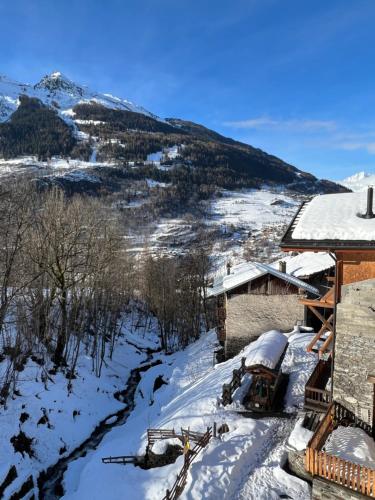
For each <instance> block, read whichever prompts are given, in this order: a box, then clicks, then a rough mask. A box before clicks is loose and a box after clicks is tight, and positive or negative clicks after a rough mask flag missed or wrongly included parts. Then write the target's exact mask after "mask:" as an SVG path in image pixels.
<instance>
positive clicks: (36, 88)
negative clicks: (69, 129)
mask: <svg viewBox="0 0 375 500" xmlns="http://www.w3.org/2000/svg"><path fill="white" fill-rule="evenodd" d="M22 94H26V95H28V96H29V97H36V98H38V99H40V100H41V101H42V102H43V103H44V104H46V105H48V106H52V107H54V108H56V109H57V110H58V111H59V113H61V115H63V116H64V115H65V116H67V117H69V116H72V115H73V111H72V108H73V107H74V106H75V105H76V104H82V103H98V104H102V105H103V106H106V107H107V108H111V109H120V110H125V111H134V112H135V113H142V114H144V115H147V116H150V117H152V118H155V119H158V117H157V116H156V115H154V114H152V113H150V112H149V111H147V110H146V109H144V108H142V107H141V106H137V105H136V104H133V103H132V102H130V101H128V100H126V99H121V98H119V97H115V96H112V95H111V94H101V93H98V92H95V91H93V90H91V89H89V88H88V87H85V86H81V85H78V84H77V83H75V82H73V81H72V80H70V79H69V78H67V77H66V76H64V75H63V74H62V73H60V72H59V71H56V72H54V73H51V74H50V75H46V76H44V77H43V78H42V79H41V80H40V82H39V83H37V84H36V85H29V84H25V83H20V82H16V81H14V80H11V79H10V78H8V77H7V76H4V75H0V122H1V121H5V120H7V119H8V118H9V116H10V115H11V114H12V113H13V112H14V111H15V110H16V109H17V107H18V105H19V96H20V95H22Z"/></svg>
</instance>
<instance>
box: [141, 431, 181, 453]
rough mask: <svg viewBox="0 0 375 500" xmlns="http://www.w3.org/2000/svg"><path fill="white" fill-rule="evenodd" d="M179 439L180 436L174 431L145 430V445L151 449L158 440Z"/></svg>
mask: <svg viewBox="0 0 375 500" xmlns="http://www.w3.org/2000/svg"><path fill="white" fill-rule="evenodd" d="M173 438H180V439H181V435H178V434H176V432H175V430H174V429H147V444H148V447H149V448H151V447H152V446H153V444H155V443H156V441H159V440H160V439H173Z"/></svg>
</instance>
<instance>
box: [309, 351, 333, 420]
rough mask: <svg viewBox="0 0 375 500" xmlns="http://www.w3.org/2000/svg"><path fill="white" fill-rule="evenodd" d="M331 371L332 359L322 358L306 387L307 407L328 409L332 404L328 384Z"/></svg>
mask: <svg viewBox="0 0 375 500" xmlns="http://www.w3.org/2000/svg"><path fill="white" fill-rule="evenodd" d="M330 371H331V363H330V361H323V360H320V361H319V362H318V364H317V365H316V367H315V369H314V371H313V372H312V374H311V376H310V378H309V380H308V381H307V383H306V387H305V407H306V408H309V407H311V408H312V409H321V410H326V409H328V407H329V405H330V404H331V392H330V391H327V390H326V389H325V388H324V387H325V386H326V384H327V382H328V379H329V376H330Z"/></svg>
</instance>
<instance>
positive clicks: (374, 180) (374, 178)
mask: <svg viewBox="0 0 375 500" xmlns="http://www.w3.org/2000/svg"><path fill="white" fill-rule="evenodd" d="M340 184H342V185H343V186H345V187H347V188H348V189H351V190H352V191H365V190H366V189H367V188H368V186H374V185H375V174H369V173H368V172H358V173H357V174H354V175H351V176H350V177H346V178H345V179H344V180H342V181H340Z"/></svg>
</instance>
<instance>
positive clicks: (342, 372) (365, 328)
mask: <svg viewBox="0 0 375 500" xmlns="http://www.w3.org/2000/svg"><path fill="white" fill-rule="evenodd" d="M369 375H370V376H375V279H371V280H366V281H360V282H357V283H352V284H350V285H344V286H343V287H342V294H341V301H340V303H339V304H338V305H337V318H336V343H335V360H334V374H333V397H334V399H335V400H337V401H339V402H341V403H342V404H343V405H344V406H346V407H347V408H348V409H349V410H351V411H353V412H354V413H355V414H356V415H357V417H359V418H361V419H362V420H364V421H365V422H367V423H369V424H370V425H372V424H373V409H374V385H373V384H372V383H371V382H369V381H368V376H369Z"/></svg>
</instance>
